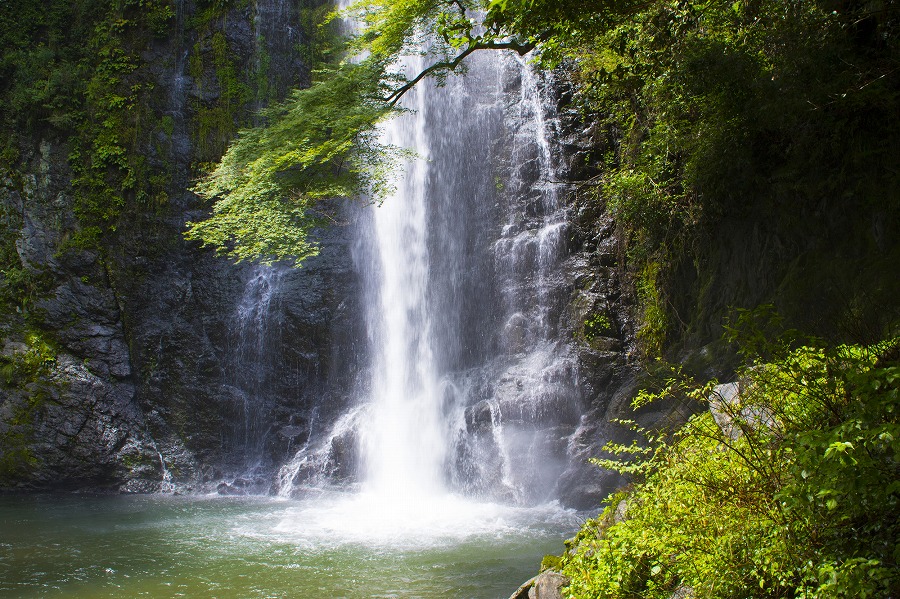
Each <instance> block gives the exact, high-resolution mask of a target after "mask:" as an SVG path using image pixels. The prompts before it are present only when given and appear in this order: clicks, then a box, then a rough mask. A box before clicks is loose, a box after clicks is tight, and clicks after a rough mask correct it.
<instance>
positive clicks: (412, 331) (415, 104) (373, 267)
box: [360, 58, 446, 501]
mask: <svg viewBox="0 0 900 599" xmlns="http://www.w3.org/2000/svg"><path fill="white" fill-rule="evenodd" d="M422 62H423V61H422V60H421V58H417V59H409V60H408V61H407V62H406V63H405V64H404V65H403V66H404V67H405V68H406V69H407V70H408V71H409V72H417V71H418V70H420V69H421V68H423V67H422ZM424 97H425V93H422V92H421V91H420V90H413V91H412V92H410V94H409V95H408V96H407V98H405V106H406V107H407V108H409V109H411V110H413V111H414V112H412V113H411V114H407V115H404V116H402V117H400V118H396V119H394V120H392V121H390V122H389V123H387V124H386V125H384V128H383V131H382V140H383V142H384V143H386V144H390V145H394V146H399V147H406V148H415V149H416V151H417V152H419V154H420V155H421V156H420V159H419V160H417V161H415V162H412V163H410V164H408V165H407V168H406V175H405V177H404V178H403V179H402V180H401V181H399V182H398V184H397V187H396V191H395V192H394V193H393V194H392V195H391V197H388V198H386V199H385V201H384V205H382V206H381V207H379V208H378V209H376V210H374V211H373V214H372V218H371V221H370V227H371V229H370V230H368V231H367V232H366V233H364V234H367V235H370V236H371V238H370V239H371V242H370V244H368V245H370V247H374V249H375V251H374V252H373V254H372V255H370V256H367V258H370V259H368V260H367V259H365V258H363V259H362V260H361V261H362V262H363V278H364V280H365V285H366V286H365V289H366V295H367V297H368V298H369V300H370V301H369V302H368V303H369V305H370V306H371V310H370V311H369V314H368V315H367V322H368V331H369V341H370V343H371V347H372V353H373V363H372V386H371V401H370V402H369V403H370V407H369V413H368V418H367V421H366V424H365V425H364V426H363V430H362V431H360V433H361V441H362V458H363V467H364V480H365V483H366V486H367V489H368V490H370V491H371V492H373V493H375V494H376V495H380V496H385V497H388V496H390V497H392V498H395V499H396V498H403V499H404V500H406V501H415V500H414V499H413V498H414V497H421V496H423V495H424V496H430V495H434V494H435V493H438V492H442V491H443V481H442V476H441V473H442V468H443V463H444V456H443V454H444V451H445V448H446V444H445V443H444V434H443V431H442V426H441V413H440V397H439V394H438V379H437V377H438V373H437V372H436V364H435V356H434V350H433V348H434V346H435V338H434V331H433V328H432V320H433V319H434V317H435V315H434V314H433V310H432V306H431V303H430V302H429V279H430V275H431V272H432V271H431V264H430V260H429V251H428V232H429V231H428V214H429V210H428V206H427V204H426V201H427V198H426V189H427V181H428V169H429V164H428V139H427V137H426V131H425V122H426V119H427V110H428V107H427V106H426V104H425V101H424Z"/></svg>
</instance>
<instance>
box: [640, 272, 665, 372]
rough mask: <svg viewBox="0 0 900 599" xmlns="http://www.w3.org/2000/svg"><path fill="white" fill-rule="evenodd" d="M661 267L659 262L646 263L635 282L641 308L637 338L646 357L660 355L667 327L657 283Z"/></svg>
mask: <svg viewBox="0 0 900 599" xmlns="http://www.w3.org/2000/svg"><path fill="white" fill-rule="evenodd" d="M661 268H662V266H661V264H660V263H659V262H648V263H646V264H645V265H644V268H643V270H642V271H641V273H640V276H639V277H638V279H637V283H636V287H637V294H638V300H639V302H640V310H641V318H640V325H639V327H638V331H637V339H638V342H639V343H640V348H641V352H642V353H643V355H644V356H645V357H646V358H648V359H654V358H658V357H662V353H663V348H664V346H665V342H666V333H667V331H668V328H669V318H668V314H667V310H666V306H665V303H664V300H663V294H662V293H663V292H662V291H661V285H660V283H659V276H660V270H661Z"/></svg>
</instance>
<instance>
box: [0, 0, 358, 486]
mask: <svg viewBox="0 0 900 599" xmlns="http://www.w3.org/2000/svg"><path fill="white" fill-rule="evenodd" d="M222 6H223V7H224V8H220V9H219V10H222V11H224V12H223V13H222V14H221V15H219V16H215V15H213V16H212V18H210V15H211V14H212V13H210V9H209V8H208V7H206V8H204V9H203V10H206V12H205V13H203V16H202V17H201V16H200V11H201V8H199V7H198V6H196V5H195V4H193V3H191V2H185V3H180V2H179V3H178V12H177V14H176V15H174V17H173V22H172V27H173V34H172V35H171V36H168V37H166V38H164V39H163V38H154V39H153V40H152V41H151V42H150V43H149V45H147V47H146V48H144V49H143V50H142V51H141V52H140V61H141V62H140V65H139V66H138V67H137V71H135V73H134V74H132V76H133V77H135V78H136V79H139V80H141V81H145V82H146V81H150V82H152V85H146V86H144V87H143V89H145V90H148V91H145V92H144V94H145V95H144V96H143V97H141V98H140V101H141V104H142V106H145V107H147V108H148V109H149V110H150V111H151V112H152V115H153V118H155V119H158V120H159V121H160V122H161V123H162V124H163V125H162V126H161V127H158V128H154V127H147V128H145V131H146V133H145V137H144V138H142V139H140V140H138V145H139V148H138V149H137V150H136V151H138V152H141V153H142V154H143V156H144V157H145V159H146V163H147V168H148V169H149V172H151V173H155V174H154V175H153V176H155V177H157V178H158V179H159V180H163V181H168V182H167V183H166V184H165V193H164V194H162V195H160V197H159V198H157V200H158V203H157V204H156V205H155V206H137V205H128V206H126V208H125V209H124V212H123V213H122V217H121V218H120V219H119V221H118V222H117V223H116V224H115V226H114V227H111V228H110V229H109V230H108V231H107V232H106V233H105V234H104V236H103V238H102V240H101V244H100V246H99V247H93V248H89V249H80V247H81V246H79V243H77V242H75V243H73V240H74V239H76V238H77V237H78V234H79V231H80V229H81V228H82V223H81V222H80V221H79V218H78V217H76V212H77V211H76V207H75V200H74V195H75V192H74V190H73V186H72V181H73V178H74V175H73V172H72V170H71V167H70V153H71V146H70V144H69V143H68V140H67V139H66V137H65V136H60V135H59V134H58V133H54V134H48V135H47V137H43V138H32V139H27V140H22V144H21V145H22V147H20V148H19V155H20V159H19V161H18V164H17V166H16V172H15V173H10V175H9V176H8V177H7V178H6V179H5V180H4V181H3V182H2V185H0V208H2V210H0V214H2V215H3V217H4V221H5V222H6V224H7V225H8V231H7V234H6V235H5V236H4V238H3V239H4V242H7V243H9V245H10V248H9V251H10V253H11V254H12V255H13V256H15V262H17V265H16V269H17V271H16V272H19V271H21V272H22V273H24V274H23V275H21V276H22V277H27V280H28V287H27V291H28V293H29V297H28V298H27V300H28V301H27V302H25V301H24V300H23V302H22V304H21V305H15V304H14V303H10V305H9V306H8V307H7V308H6V309H4V310H3V314H2V315H0V330H2V334H3V337H4V339H5V340H6V341H5V343H6V348H5V349H4V351H3V354H2V356H0V366H2V367H3V369H4V372H6V373H7V374H8V376H5V377H3V381H0V488H35V489H37V488H40V489H50V488H62V489H89V490H99V489H110V490H120V491H157V490H160V489H164V488H165V489H171V488H172V485H173V484H174V485H175V487H176V488H182V489H185V490H190V489H214V488H215V487H216V485H217V484H219V482H221V481H222V480H223V479H226V480H228V481H229V484H230V482H231V481H232V480H234V479H242V476H243V475H244V474H245V473H246V472H247V471H248V470H250V469H251V466H257V467H259V468H262V469H263V470H265V469H266V468H268V469H270V470H271V469H272V468H273V467H274V466H273V465H274V464H277V463H280V461H282V460H283V459H284V457H285V456H286V455H288V454H289V453H290V452H291V451H292V449H294V447H295V446H296V445H297V444H298V443H302V442H303V440H304V435H305V434H307V433H306V432H305V431H308V428H309V426H308V425H309V420H310V417H309V414H310V410H311V404H312V398H315V399H316V401H319V400H321V399H322V398H327V397H328V396H329V394H335V393H340V392H339V391H336V390H335V388H334V386H333V385H332V383H331V382H330V380H329V377H330V376H331V373H332V372H334V371H335V369H341V370H344V371H346V370H348V369H351V370H352V366H349V367H348V366H347V363H352V362H354V360H356V359H357V356H356V355H354V353H353V352H352V351H350V352H346V353H342V352H339V351H334V345H333V343H332V341H333V340H334V339H337V340H339V341H341V342H342V343H344V342H346V341H347V340H348V339H353V338H356V336H357V335H358V334H359V333H358V331H357V330H356V325H355V322H356V320H355V319H354V318H350V317H348V314H349V313H352V312H353V311H354V310H356V309H357V307H356V306H354V305H352V303H353V300H352V299H348V298H352V297H353V296H354V294H353V292H352V289H353V285H354V284H355V283H354V275H353V273H352V270H351V268H350V265H351V263H350V253H349V242H348V240H347V235H346V229H345V228H342V227H336V228H334V229H332V230H330V231H328V232H324V233H323V234H322V237H321V240H322V255H321V256H320V257H319V258H316V259H313V260H310V261H309V262H308V263H307V264H306V265H305V266H304V268H303V269H301V270H299V271H290V272H288V274H287V275H286V276H285V277H284V280H283V281H282V284H281V287H280V289H279V290H278V291H277V293H278V295H279V301H277V302H276V304H273V307H272V309H273V310H274V311H275V313H273V314H271V315H268V316H267V317H269V318H271V321H272V322H273V323H275V325H274V327H273V328H272V329H271V330H270V331H269V334H268V335H267V341H266V343H267V350H266V351H271V352H277V354H278V355H279V356H280V359H279V360H266V361H261V362H259V363H258V364H254V365H251V366H250V367H249V368H251V369H256V370H265V372H261V373H260V374H259V379H260V380H264V381H266V383H265V384H266V388H265V389H264V390H263V391H262V392H261V393H263V394H264V398H263V401H260V402H259V403H258V404H257V405H255V406H254V407H253V410H254V411H258V412H259V413H258V414H256V415H253V416H251V415H248V414H246V410H245V405H246V398H247V397H248V395H249V394H252V393H254V392H256V391H259V390H258V389H252V388H250V387H252V385H250V384H249V383H248V381H247V380H246V379H241V377H236V376H235V373H234V370H235V367H234V365H235V363H236V360H239V358H236V357H235V353H236V351H238V347H237V346H238V345H239V344H240V340H239V339H236V338H235V333H234V319H235V318H236V312H237V311H238V309H239V304H240V302H241V298H242V297H243V295H244V294H245V293H246V289H247V286H248V284H249V283H250V281H251V279H252V277H253V273H254V270H253V267H251V266H246V265H234V264H232V263H231V262H229V261H227V260H225V259H222V258H218V257H216V256H214V255H213V253H212V252H211V251H208V250H204V249H201V248H199V247H197V246H196V244H193V243H188V242H186V241H185V240H184V239H183V238H182V232H183V230H184V224H185V222H186V221H188V220H191V219H196V218H202V216H203V215H204V213H205V206H204V205H203V203H202V202H200V200H199V199H198V198H197V197H196V196H194V195H193V194H192V193H190V192H189V191H186V189H188V188H189V187H190V185H191V180H192V179H193V178H194V177H195V176H196V171H195V170H194V168H195V163H197V162H200V161H204V160H210V159H214V158H215V152H217V151H221V149H222V148H223V147H224V144H223V141H224V140H225V139H227V136H228V135H229V134H230V133H229V131H230V132H231V133H233V131H234V130H235V129H236V126H237V125H238V124H239V122H241V120H242V119H243V120H244V122H246V119H248V118H250V116H251V114H252V110H253V109H254V108H256V107H259V106H261V105H262V104H263V103H265V102H266V101H269V100H274V99H277V98H278V97H279V96H280V95H283V94H284V93H285V92H286V90H287V89H289V88H291V87H294V86H297V85H303V84H306V83H307V82H308V69H307V67H306V66H305V65H304V64H303V61H302V60H301V58H300V56H301V52H302V45H303V44H304V43H306V41H307V39H308V38H307V35H306V32H304V31H303V30H302V28H300V27H299V26H297V23H299V12H300V11H301V10H302V9H306V8H307V3H303V2H299V1H298V2H269V1H268V0H259V1H258V2H252V3H249V4H246V5H242V6H241V7H234V8H229V7H228V5H227V3H225V4H223V5H222ZM235 64H242V65H253V66H252V68H251V69H244V70H243V71H241V72H238V73H235V71H234V70H230V71H229V70H228V69H231V67H230V66H229V65H235ZM234 77H237V79H236V80H234ZM229 78H231V79H229ZM228 85H232V86H236V85H242V86H245V87H244V88H240V89H246V90H248V91H252V92H253V93H252V94H251V95H249V96H247V95H245V96H242V97H243V100H241V101H243V102H245V103H244V104H236V103H235V98H234V97H230V96H228V94H230V93H232V92H233V91H234V90H231V91H229V89H228V88H227V86H228ZM226 103H227V104H228V106H227V110H226V108H225V105H226ZM228 111H230V112H228ZM5 276H9V275H5ZM7 282H8V281H7ZM343 346H344V347H351V346H352V343H350V342H347V343H346V344H345V345H343ZM324 416H326V417H327V415H324ZM257 417H258V418H257ZM251 418H254V419H258V420H259V421H260V422H262V424H261V425H260V426H259V429H260V430H255V431H253V433H252V435H251V434H248V431H249V430H250V429H251V424H248V422H249V420H250V419H251ZM251 446H252V447H251ZM260 480H263V481H265V482H263V483H260V482H259V481H260ZM255 484H256V485H257V486H256V487H254V488H253V490H254V491H260V490H263V491H265V490H266V489H267V488H268V484H270V480H269V479H268V478H266V477H265V476H262V477H258V478H257V479H255ZM260 485H262V486H260ZM231 487H234V488H238V487H241V484H238V485H231ZM241 488H243V487H241Z"/></svg>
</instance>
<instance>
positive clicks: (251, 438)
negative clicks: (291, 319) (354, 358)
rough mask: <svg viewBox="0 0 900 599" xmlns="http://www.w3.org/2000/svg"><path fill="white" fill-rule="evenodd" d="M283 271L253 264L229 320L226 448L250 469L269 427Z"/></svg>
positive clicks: (261, 452)
mask: <svg viewBox="0 0 900 599" xmlns="http://www.w3.org/2000/svg"><path fill="white" fill-rule="evenodd" d="M286 268H287V267H283V266H267V265H256V266H254V267H253V268H252V270H251V271H250V273H249V276H248V278H247V282H246V283H245V285H244V292H243V294H242V296H241V299H240V301H239V302H238V304H237V306H236V309H235V313H234V316H233V325H232V326H231V331H232V349H231V364H230V365H229V372H230V386H231V389H232V395H233V398H232V402H233V418H232V419H231V422H232V433H231V438H230V439H229V442H230V449H231V451H232V452H234V453H235V454H236V455H237V456H239V457H240V460H241V462H242V464H241V467H243V468H245V469H252V468H253V467H255V466H257V465H258V464H259V463H260V461H261V460H262V456H263V449H264V442H265V437H266V434H267V432H268V428H269V418H268V414H267V405H268V401H267V400H268V397H267V396H268V394H269V393H270V392H271V386H272V381H271V380H270V376H271V368H270V367H269V364H270V363H272V362H274V361H275V360H277V357H276V352H277V351H278V348H279V345H280V344H279V341H280V330H279V290H280V287H281V283H282V281H283V279H284V276H285V272H286Z"/></svg>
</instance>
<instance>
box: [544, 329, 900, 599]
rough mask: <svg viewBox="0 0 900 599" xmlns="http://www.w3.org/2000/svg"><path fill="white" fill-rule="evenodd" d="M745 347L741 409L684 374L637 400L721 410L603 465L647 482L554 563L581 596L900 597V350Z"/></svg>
mask: <svg viewBox="0 0 900 599" xmlns="http://www.w3.org/2000/svg"><path fill="white" fill-rule="evenodd" d="M754 338H755V339H756V340H759V339H761V338H762V337H761V336H758V335H754ZM745 347H753V349H752V350H750V351H747V352H745V355H746V357H748V358H751V357H752V358H754V359H755V361H751V362H749V363H750V364H751V365H750V366H748V367H747V368H745V369H743V370H742V371H741V372H740V373H739V380H740V392H739V394H738V395H737V396H736V397H729V396H728V395H727V394H725V393H721V394H720V393H719V392H721V391H724V390H723V388H722V387H716V383H715V381H712V382H709V383H707V384H704V385H699V384H696V383H694V382H693V381H691V380H690V379H688V378H686V377H685V376H683V375H681V373H679V372H677V371H676V372H674V374H673V376H671V377H669V378H668V379H667V380H666V382H665V384H664V385H663V386H662V390H661V391H659V392H656V393H643V394H642V395H641V396H640V397H639V398H638V399H637V400H636V402H635V403H636V405H642V404H644V403H646V402H648V401H654V400H656V399H659V398H661V397H677V398H680V399H681V400H682V401H691V402H698V405H699V407H701V408H709V409H702V411H700V412H699V413H698V414H697V415H696V416H694V417H693V418H691V420H690V421H689V422H688V423H687V425H686V426H685V427H683V428H682V429H680V430H678V431H677V432H675V433H674V434H668V433H666V432H660V431H656V432H654V431H643V433H644V434H645V435H646V436H647V438H648V443H647V444H645V445H641V446H638V445H635V446H633V447H621V446H611V447H609V448H608V449H609V450H610V452H612V454H616V455H614V457H612V458H611V459H603V460H597V461H598V463H599V464H601V465H603V466H604V467H607V468H615V469H618V470H620V471H622V472H626V473H628V474H630V475H631V476H632V477H634V480H635V482H634V484H633V485H632V486H631V488H629V489H628V490H626V491H624V492H622V493H619V494H616V495H613V496H612V497H610V498H609V499H608V500H607V503H608V507H607V508H606V510H605V511H604V512H603V513H602V514H601V515H600V516H599V517H598V518H596V519H594V520H591V521H589V522H587V523H586V524H585V526H584V527H583V528H582V530H581V531H580V532H579V534H578V536H576V537H575V538H574V539H572V540H571V541H569V543H568V550H567V552H566V554H565V555H564V556H563V557H562V559H561V560H559V561H555V560H552V559H551V560H549V561H550V562H555V563H553V564H552V565H555V566H556V567H559V568H561V569H562V571H563V572H564V573H565V574H566V575H567V576H569V577H570V578H571V584H570V585H569V587H568V593H569V595H570V596H571V597H577V598H587V597H604V598H607V597H609V598H612V597H623V598H624V597H631V598H633V597H648V598H649V597H658V598H662V599H667V598H668V597H670V596H672V595H673V593H675V592H676V591H679V589H680V591H679V592H680V593H682V594H681V595H680V596H683V597H688V596H693V597H710V598H713V597H715V598H728V597H890V596H896V595H897V593H898V591H900V545H898V541H897V540H898V538H900V524H898V523H900V341H898V340H896V339H895V340H892V341H889V342H885V343H881V344H877V345H873V346H838V347H827V346H823V345H821V344H819V343H812V344H807V345H804V346H801V347H799V348H794V349H789V346H788V345H787V344H784V345H778V346H770V345H767V344H756V345H755V346H750V345H745ZM762 349H765V350H766V351H760V350H762Z"/></svg>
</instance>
